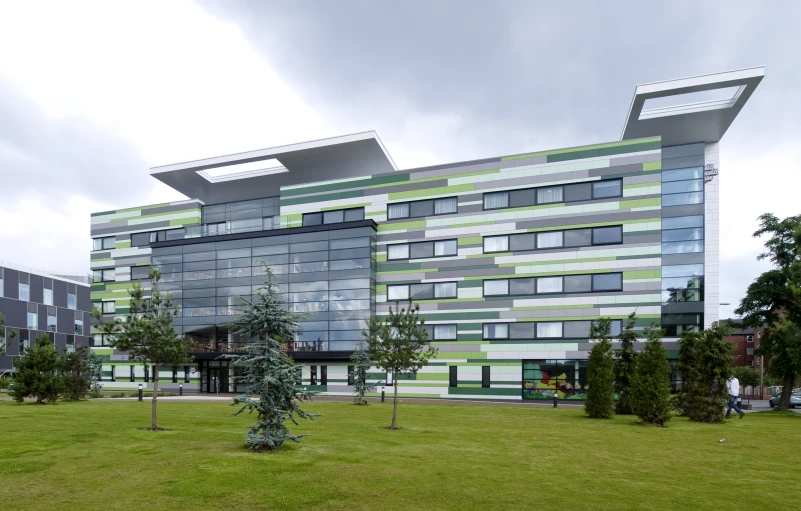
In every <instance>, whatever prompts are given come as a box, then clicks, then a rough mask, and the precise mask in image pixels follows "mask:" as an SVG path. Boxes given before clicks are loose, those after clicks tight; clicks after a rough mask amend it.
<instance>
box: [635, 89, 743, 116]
mask: <svg viewBox="0 0 801 511" xmlns="http://www.w3.org/2000/svg"><path fill="white" fill-rule="evenodd" d="M739 90H740V86H739V85H735V86H733V87H723V88H720V89H712V90H705V91H700V92H687V93H684V94H673V95H670V96H663V97H661V98H650V99H646V100H645V105H643V111H646V110H655V109H660V108H672V107H679V106H685V105H692V104H695V103H708V102H710V101H731V100H733V99H734V97H735V96H736V95H737V92H738V91H739Z"/></svg>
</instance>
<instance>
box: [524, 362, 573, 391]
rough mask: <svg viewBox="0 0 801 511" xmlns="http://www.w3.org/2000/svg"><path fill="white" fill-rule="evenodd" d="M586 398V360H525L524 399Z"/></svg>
mask: <svg viewBox="0 0 801 511" xmlns="http://www.w3.org/2000/svg"><path fill="white" fill-rule="evenodd" d="M555 394H558V395H559V398H560V399H585V398H586V397H587V361H586V360H525V361H523V399H552V398H553V397H554V395H555Z"/></svg>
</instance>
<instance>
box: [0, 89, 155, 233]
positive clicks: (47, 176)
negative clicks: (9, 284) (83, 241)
mask: <svg viewBox="0 0 801 511" xmlns="http://www.w3.org/2000/svg"><path fill="white" fill-rule="evenodd" d="M147 168H148V165H147V163H146V162H145V160H144V159H143V158H142V156H140V155H139V153H138V152H137V150H136V148H135V147H134V146H133V145H132V144H131V143H130V142H129V141H127V140H124V139H122V138H120V137H118V136H116V135H114V134H113V133H110V132H108V131H107V130H106V129H104V128H102V127H100V126H96V125H93V124H92V123H91V122H88V121H87V120H86V119H74V118H53V117H48V116H47V115H46V113H45V112H44V111H42V109H41V107H40V106H39V105H38V104H36V103H34V102H32V101H31V100H30V99H28V98H27V97H25V96H24V95H23V94H21V93H20V92H18V91H17V90H15V89H14V88H13V87H11V86H10V85H9V84H8V83H6V82H4V81H2V80H0V176H1V177H2V187H3V188H4V189H5V190H12V191H13V196H15V197H22V196H25V195H37V194H38V195H43V196H45V197H49V198H52V199H53V200H52V201H50V204H52V205H53V207H55V208H56V209H58V208H59V207H60V206H63V204H64V203H65V201H64V200H63V199H64V197H65V196H67V195H77V196H82V197H88V198H90V199H93V200H95V201H98V202H101V201H104V202H113V203H114V204H119V205H120V207H125V206H126V205H136V204H139V203H141V202H142V201H143V200H144V199H145V196H146V194H147V191H148V190H150V189H151V187H152V183H151V182H150V181H151V179H150V177H149V175H148V171H147ZM86 222H87V223H88V219H86Z"/></svg>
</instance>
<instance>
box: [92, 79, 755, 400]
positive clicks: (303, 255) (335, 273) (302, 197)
mask: <svg viewBox="0 0 801 511" xmlns="http://www.w3.org/2000/svg"><path fill="white" fill-rule="evenodd" d="M763 73H764V70H763V69H762V68H754V69H747V70H741V71H734V72H729V73H722V74H717V75H708V76H701V77H695V78H688V79H682V80H676V81H671V82H660V83H653V84H647V85H641V86H638V87H637V88H636V91H635V95H634V98H633V101H632V104H631V107H630V110H629V114H628V118H627V120H626V124H625V127H624V129H623V133H622V135H621V138H620V140H618V141H613V142H609V143H602V144H594V145H590V146H582V147H573V148H567V149H555V150H549V151H537V152H530V153H523V154H515V155H508V156H501V157H493V158H485V159H480V160H473V161H464V162H458V163H450V164H445V165H436V166H431V167H424V168H416V169H410V170H398V169H397V168H396V166H395V164H394V162H393V160H392V159H391V158H390V156H389V154H388V152H387V151H386V149H385V148H384V146H383V144H382V143H381V141H380V139H379V138H378V137H377V136H376V135H375V134H374V133H372V132H368V133H360V134H355V135H349V136H345V137H337V138H332V139H326V140H317V141H313V142H306V143H300V144H293V145H288V146H282V147H275V148H271V149H264V150H258V151H251V152H246V153H240V154H234V155H229V156H220V157H216V158H209V159H205V160H198V161H192V162H187V163H180V164H175V165H168V166H164V167H156V168H154V169H152V172H151V174H152V176H153V177H155V178H156V179H158V180H160V181H162V182H163V183H166V184H167V185H169V186H171V187H173V188H174V189H175V190H177V191H179V192H181V193H183V194H184V195H186V196H188V197H191V199H190V200H186V201H179V202H174V203H169V204H158V205H154V206H147V207H140V208H130V209H122V210H118V211H107V212H103V213H96V214H94V215H92V237H93V238H94V243H95V251H94V252H93V253H92V256H91V264H92V269H93V270H94V272H95V276H96V279H95V283H94V284H92V299H93V300H94V301H97V302H101V303H99V305H100V306H101V307H103V310H104V311H106V312H108V313H109V314H113V313H117V314H118V313H120V312H124V311H126V310H127V309H126V308H127V306H128V295H127V289H128V288H129V287H130V285H131V281H139V282H142V283H143V285H145V286H147V282H146V281H144V280H142V279H144V278H145V277H146V275H147V271H148V269H149V268H150V267H151V266H152V267H158V268H160V269H161V271H162V283H161V284H160V285H161V287H162V289H165V290H168V291H170V292H171V293H172V297H173V299H174V301H175V303H176V304H177V305H178V306H180V309H181V313H180V316H179V317H177V318H176V320H175V326H176V328H177V329H178V330H179V331H180V332H181V333H182V334H183V335H185V336H188V337H191V338H192V339H193V340H194V342H195V346H196V347H195V350H194V355H195V362H194V363H193V364H191V365H188V366H185V367H178V368H174V369H170V368H167V369H165V373H164V374H163V375H160V377H161V378H162V379H163V378H166V379H167V380H168V381H169V378H170V376H172V379H173V380H172V381H173V382H188V384H189V386H190V387H187V388H191V386H196V387H197V388H198V389H199V390H201V391H203V392H218V391H230V390H234V388H233V387H234V386H233V384H232V379H231V376H233V375H234V373H233V371H232V368H230V367H229V366H228V363H227V362H226V361H224V360H219V359H218V357H219V355H220V354H224V353H229V352H237V351H241V350H242V349H243V340H241V339H237V338H236V336H234V335H232V333H231V332H230V330H229V328H228V326H227V325H228V324H229V323H230V321H231V319H232V314H234V313H235V309H234V308H232V306H233V305H235V303H236V300H237V298H236V297H238V296H242V297H248V296H251V295H253V293H255V290H256V289H257V288H258V287H259V286H261V285H262V284H263V283H264V281H265V279H266V275H265V273H266V271H265V270H264V266H268V267H269V268H271V269H272V272H273V273H274V274H275V275H276V281H277V282H278V283H279V284H280V286H281V288H282V290H283V293H284V296H285V298H286V301H287V302H288V304H289V306H290V307H291V309H292V310H293V311H296V312H299V313H303V314H304V316H303V320H302V322H301V329H300V332H299V333H298V334H297V338H296V339H295V341H294V343H291V345H290V346H289V350H290V352H291V354H292V356H293V357H294V359H295V360H296V361H297V362H298V363H299V364H302V365H303V383H304V384H305V385H310V386H312V387H313V388H315V389H317V390H320V391H322V392H327V393H346V392H349V391H350V387H349V386H348V383H349V365H348V358H349V356H350V355H351V353H352V350H353V348H354V346H355V345H356V343H358V342H359V340H360V338H361V330H362V329H363V328H364V327H365V325H366V322H367V321H368V320H369V318H370V317H371V316H373V315H379V316H380V315H384V314H386V313H387V310H388V307H389V305H390V304H392V303H395V302H406V301H408V300H413V301H414V302H416V303H418V304H420V307H421V312H422V314H423V316H424V317H425V319H426V325H427V328H428V333H429V339H430V342H431V343H432V344H434V345H435V346H437V347H438V348H439V354H438V356H437V357H436V359H434V360H433V361H432V362H431V363H430V364H429V366H427V367H426V368H424V369H422V370H420V371H419V372H418V373H417V374H405V375H397V378H398V383H399V385H400V393H401V394H403V395H415V396H425V397H460V398H499V399H536V398H543V397H548V396H550V395H552V394H553V392H555V391H557V389H558V391H560V392H561V393H562V396H563V397H568V398H581V397H582V396H583V394H584V389H585V387H586V381H585V371H586V359H587V354H588V351H589V350H590V346H591V344H590V340H589V339H588V337H589V331H590V326H591V323H592V321H593V320H596V319H598V318H599V317H610V318H612V319H613V320H614V323H613V325H614V330H615V332H617V331H619V330H620V329H621V327H622V323H623V322H624V321H625V320H626V318H627V317H628V315H629V314H630V313H632V312H636V313H637V326H638V328H642V327H645V326H647V325H649V324H657V325H661V326H662V327H663V328H664V329H665V330H666V332H667V338H666V340H665V345H666V348H667V349H668V351H669V353H670V354H671V356H672V357H673V358H675V356H676V349H677V344H676V340H677V337H678V336H680V335H681V334H682V332H684V331H687V330H697V329H700V328H703V327H705V326H708V325H709V324H710V323H712V322H713V321H716V320H717V319H718V279H719V268H718V221H719V217H718V200H719V177H720V176H719V149H718V143H719V141H720V140H721V138H722V136H723V134H724V133H725V132H726V130H727V129H728V127H729V125H730V124H731V122H732V121H733V120H734V118H735V116H736V115H737V113H738V112H739V111H740V109H741V108H742V107H743V105H744V104H745V102H746V101H747V99H748V97H750V95H751V93H752V92H753V91H754V89H755V87H756V86H757V85H758V83H759V82H760V80H761V79H762V77H763ZM720 89H722V90H724V91H728V92H731V97H727V98H725V99H716V100H708V99H707V100H705V101H701V102H696V103H690V104H680V105H676V104H671V105H667V106H666V105H665V104H664V101H665V100H667V99H671V98H672V99H676V97H679V99H681V95H684V94H695V93H703V94H708V93H709V91H715V90H718V91H719V90H720ZM646 102H648V103H647V104H646ZM654 102H656V103H660V102H662V105H661V106H660V105H657V106H656V107H653V108H652V103H654ZM103 344H104V340H103V339H102V338H96V339H95V345H96V346H102V345H103ZM101 349H102V348H101ZM125 357H126V355H125V354H124V353H112V354H111V355H110V364H111V369H110V371H109V372H110V374H111V375H113V377H114V379H115V380H116V382H118V383H117V385H120V386H125V385H133V384H134V383H132V382H135V381H139V380H140V379H143V378H144V379H145V381H147V377H148V376H147V375H146V374H140V373H137V372H136V371H139V370H140V369H137V368H135V367H134V366H131V365H130V364H131V363H130V362H129V361H127V360H125ZM372 376H373V377H374V378H375V379H376V380H380V381H385V382H391V381H392V375H386V374H383V373H378V372H377V371H376V373H374V374H373V375H372ZM111 385H112V384H107V387H108V386H111Z"/></svg>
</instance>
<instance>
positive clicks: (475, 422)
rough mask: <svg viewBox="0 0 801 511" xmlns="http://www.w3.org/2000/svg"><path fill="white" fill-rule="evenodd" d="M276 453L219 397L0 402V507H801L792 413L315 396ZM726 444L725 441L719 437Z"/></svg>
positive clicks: (798, 431) (799, 433)
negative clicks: (713, 415) (642, 414)
mask: <svg viewBox="0 0 801 511" xmlns="http://www.w3.org/2000/svg"><path fill="white" fill-rule="evenodd" d="M308 408H309V409H310V410H312V411H314V412H317V413H320V414H322V416H321V417H319V418H318V420H316V421H314V422H310V423H305V424H303V425H302V426H301V427H298V428H296V430H297V431H298V432H303V433H308V434H309V435H310V436H308V437H306V438H305V439H304V441H303V443H301V444H290V445H287V446H286V448H285V449H284V450H282V451H281V452H279V453H267V454H255V453H252V452H250V451H247V450H246V449H244V448H243V447H242V445H243V438H244V434H245V430H246V427H247V425H248V424H250V422H251V420H250V418H249V417H247V416H240V417H231V416H230V413H231V411H232V409H231V408H230V407H228V406H226V405H225V404H224V403H198V402H195V403H191V402H162V403H161V404H159V412H160V425H162V426H164V427H166V428H170V431H167V432H150V431H144V430H140V429H137V428H138V427H140V426H147V425H149V416H150V415H149V414H150V405H149V403H148V402H144V403H139V402H136V401H125V402H123V401H92V402H81V403H58V404H55V405H45V406H41V405H38V406H37V405H32V404H23V405H18V404H15V403H12V402H8V401H3V402H0V433H1V434H2V436H0V438H2V441H0V460H2V461H1V462H0V503H2V506H3V508H5V509H20V510H22V509H36V510H38V511H41V510H50V509H58V510H67V509H80V510H87V509H120V510H126V511H131V510H139V509H155V510H164V509H181V510H189V509H202V510H210V509H234V508H238V509H248V510H250V509H272V510H275V509H298V510H300V509H302V510H310V509H332V510H333V509H336V510H342V509H347V510H362V509H368V510H373V509H375V510H391V509H397V510H414V509H426V510H429V509H431V510H440V509H458V510H465V509H481V510H490V509H492V510H494V509H510V510H518V509H538V510H540V509H542V510H558V511H564V510H572V509H582V510H585V509H658V510H665V509H694V510H695V509H716V510H719V509H727V510H729V509H734V510H736V509H743V510H745V509H757V508H759V509H777V510H779V509H798V507H799V505H801V504H799V502H801V501H800V500H799V496H798V494H799V490H800V489H801V488H799V482H801V455H799V452H798V446H799V440H801V415H795V414H787V415H782V414H778V413H775V412H765V413H752V414H749V415H747V416H746V417H745V419H742V420H739V419H735V420H732V421H731V422H729V423H727V424H720V425H705V424H694V423H690V422H688V421H687V420H685V419H682V418H677V419H674V420H673V421H672V422H671V423H670V427H668V428H664V429H656V428H649V427H644V426H639V425H635V424H633V419H632V418H631V417H616V418H615V419H613V420H610V421H595V420H590V419H586V418H585V417H584V416H583V412H582V411H581V410H578V409H562V408H560V409H556V410H554V409H552V408H539V407H538V408H534V407H520V408H511V407H492V406H453V405H439V404H431V405H426V404H422V405H413V404H402V405H401V406H400V409H399V423H400V425H401V426H403V427H404V428H405V429H403V430H401V431H389V430H386V429H382V426H386V425H387V424H388V423H389V420H390V418H391V413H392V408H391V404H390V403H387V404H373V405H371V406H368V407H356V406H353V405H350V404H347V403H333V402H315V403H312V404H311V405H310V406H308ZM721 438H725V439H726V442H725V443H719V441H718V440H719V439H721Z"/></svg>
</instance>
